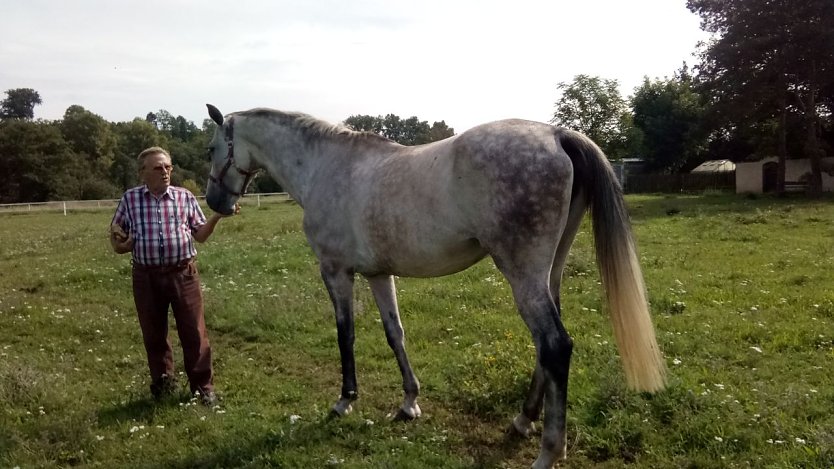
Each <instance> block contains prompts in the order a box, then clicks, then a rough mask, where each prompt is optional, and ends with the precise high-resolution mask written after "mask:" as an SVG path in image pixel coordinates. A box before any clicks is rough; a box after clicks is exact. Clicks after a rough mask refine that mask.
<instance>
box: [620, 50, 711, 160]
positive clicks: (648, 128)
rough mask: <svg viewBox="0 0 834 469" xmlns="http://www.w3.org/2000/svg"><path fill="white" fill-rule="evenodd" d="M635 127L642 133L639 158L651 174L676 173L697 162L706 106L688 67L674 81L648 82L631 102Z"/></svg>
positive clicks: (640, 88) (701, 141)
mask: <svg viewBox="0 0 834 469" xmlns="http://www.w3.org/2000/svg"><path fill="white" fill-rule="evenodd" d="M631 105H632V112H633V121H634V127H635V128H637V129H639V131H640V143H639V154H640V155H641V156H642V157H643V159H644V160H645V161H646V166H647V168H648V169H651V170H660V171H668V172H675V171H678V170H680V169H681V168H683V167H685V166H687V163H688V162H689V163H690V165H691V163H692V162H700V161H697V158H698V156H699V155H700V153H701V151H702V150H703V147H704V146H705V140H706V138H705V137H704V136H703V135H702V131H701V120H702V118H703V114H704V112H703V105H702V104H701V99H700V96H699V95H698V94H697V93H696V92H695V91H694V89H693V84H692V78H691V76H690V75H689V74H688V71H687V69H686V66H684V68H683V69H682V70H681V71H680V72H679V73H678V74H677V75H676V76H675V77H674V78H671V79H664V80H654V81H651V80H649V79H648V78H646V79H645V80H644V81H643V84H642V85H641V86H640V87H639V88H637V89H636V90H635V93H634V96H633V97H632V98H631Z"/></svg>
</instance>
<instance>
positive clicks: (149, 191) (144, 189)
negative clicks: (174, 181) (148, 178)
mask: <svg viewBox="0 0 834 469" xmlns="http://www.w3.org/2000/svg"><path fill="white" fill-rule="evenodd" d="M142 191H143V192H144V193H145V195H149V196H151V197H153V196H154V195H153V194H152V193H151V190H150V189H148V185H147V184H143V185H142ZM166 195H167V196H168V198H169V199H173V198H174V194H172V193H171V186H170V185H169V186H168V188H167V189H165V192H163V193H162V195H160V196H159V198H160V199H161V198H163V197H165V196H166Z"/></svg>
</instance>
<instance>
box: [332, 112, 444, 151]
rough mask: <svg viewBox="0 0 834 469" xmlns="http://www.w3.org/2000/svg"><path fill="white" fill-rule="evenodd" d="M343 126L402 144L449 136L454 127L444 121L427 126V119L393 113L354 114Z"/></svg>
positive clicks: (426, 141)
mask: <svg viewBox="0 0 834 469" xmlns="http://www.w3.org/2000/svg"><path fill="white" fill-rule="evenodd" d="M343 123H344V125H345V126H347V127H349V128H351V129H353V130H359V131H366V132H373V133H375V134H378V135H381V136H383V137H385V138H387V139H390V140H393V141H395V142H397V143H400V144H402V145H422V144H424V143H430V142H435V141H437V140H443V139H444V138H448V137H451V136H452V135H454V134H455V129H453V128H451V127H449V126H448V125H446V122H445V121H440V122H435V123H434V124H433V125H432V126H431V127H429V123H428V121H421V120H420V119H418V118H417V116H412V117H409V118H408V119H405V120H403V119H400V117H399V116H397V115H395V114H388V115H386V116H385V117H382V116H377V117H373V116H368V115H356V116H350V117H348V118H347V119H345V121H344V122H343Z"/></svg>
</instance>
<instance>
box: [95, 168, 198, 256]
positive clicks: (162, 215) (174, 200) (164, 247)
mask: <svg viewBox="0 0 834 469" xmlns="http://www.w3.org/2000/svg"><path fill="white" fill-rule="evenodd" d="M111 223H116V224H118V225H119V226H121V227H122V229H124V230H125V233H131V234H132V235H133V239H134V240H135V241H136V243H135V244H134V245H133V262H136V263H138V264H142V265H174V264H176V263H178V262H180V261H184V260H186V259H189V258H192V257H194V256H196V255H197V250H196V249H195V247H194V239H193V238H192V233H193V232H194V231H196V230H197V228H199V227H200V226H202V225H204V224H205V223H206V216H205V215H204V214H203V210H202V209H201V208H200V204H198V203H197V198H196V197H194V194H192V193H191V192H189V191H188V190H187V189H183V188H182V187H173V186H169V187H168V190H167V191H166V192H165V193H164V194H162V196H160V197H159V198H158V199H157V198H156V197H154V196H153V195H152V194H151V192H150V190H148V186H145V185H142V186H138V187H134V188H133V189H129V190H127V191H126V192H125V193H124V195H123V196H122V199H121V200H120V201H119V206H118V207H116V214H115V215H113V221H112V222H111Z"/></svg>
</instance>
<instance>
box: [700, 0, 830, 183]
mask: <svg viewBox="0 0 834 469" xmlns="http://www.w3.org/2000/svg"><path fill="white" fill-rule="evenodd" d="M687 7H688V8H689V9H690V10H691V11H693V12H694V13H696V14H698V15H699V16H701V19H702V23H701V26H702V28H703V29H704V30H706V31H708V32H711V33H713V34H715V35H716V38H715V39H714V40H713V41H712V42H711V43H710V44H709V45H708V46H707V47H706V48H705V49H704V51H703V52H702V54H701V64H700V66H699V72H700V73H699V79H700V80H701V82H702V87H703V89H704V90H705V91H706V92H707V94H708V95H709V96H710V97H711V98H712V100H711V102H710V112H711V115H712V116H713V117H714V119H713V120H714V121H715V122H716V125H715V127H720V126H723V127H725V128H734V129H743V128H749V127H757V128H758V129H762V130H763V129H770V131H771V134H772V135H773V138H772V139H771V141H773V142H774V145H773V147H772V148H771V151H773V152H775V153H776V154H777V155H778V157H779V170H778V180H777V190H778V191H780V192H781V191H783V190H784V181H785V159H786V158H787V153H788V145H789V138H790V135H789V130H790V127H791V122H790V121H791V120H792V118H793V117H798V118H799V119H800V120H801V122H802V127H804V132H803V133H804V135H803V137H802V140H803V144H802V153H804V155H805V156H806V157H808V158H809V159H810V161H811V170H812V177H811V181H810V190H811V192H812V193H819V191H821V188H822V176H821V172H820V160H821V157H822V154H823V148H822V146H821V144H820V138H819V137H820V130H821V118H820V116H821V109H822V106H821V102H822V101H824V96H825V94H826V90H830V89H832V87H834V29H832V28H831V27H830V25H831V24H832V23H834V2H831V1H830V0H771V1H767V2H762V1H760V0H688V2H687ZM821 98H822V99H821ZM829 118H830V117H829Z"/></svg>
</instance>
